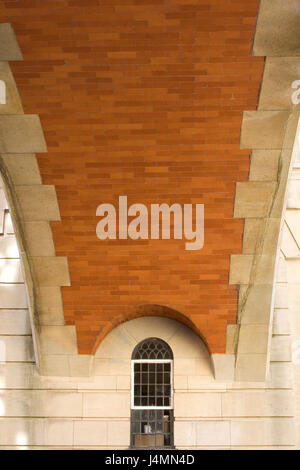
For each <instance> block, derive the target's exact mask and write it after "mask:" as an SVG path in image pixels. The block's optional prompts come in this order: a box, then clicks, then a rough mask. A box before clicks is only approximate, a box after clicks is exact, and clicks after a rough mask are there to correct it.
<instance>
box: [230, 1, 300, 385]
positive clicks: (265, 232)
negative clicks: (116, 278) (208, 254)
mask: <svg viewBox="0 0 300 470" xmlns="http://www.w3.org/2000/svg"><path fill="white" fill-rule="evenodd" d="M270 17H271V18H272V21H270ZM270 25H272V26H271V27H270ZM298 26H299V12H296V2H294V1H293V0H291V1H289V2H286V4H284V5H283V4H282V2H280V1H275V2H274V1H271V0H261V5H260V10H259V15H258V21H257V28H256V33H255V39H254V45H253V55H255V56H264V57H266V63H265V69H264V75H263V80H262V87H261V92H260V97H259V104H258V109H257V111H246V112H244V117H243V123H242V132H241V148H243V149H252V155H251V162H250V174H249V181H248V182H241V183H239V182H238V183H237V185H236V198H235V209H234V217H236V218H243V219H245V228H244V237H243V251H242V254H241V255H232V256H231V267H230V283H231V284H237V285H239V309H238V323H237V325H236V326H235V327H232V328H231V331H230V337H231V339H230V342H231V341H232V342H231V348H232V350H231V352H232V353H233V354H235V355H236V368H235V379H236V380H239V381H257V382H259V381H265V380H266V378H267V375H268V369H269V359H270V349H271V348H270V343H271V336H272V323H273V310H274V295H275V280H276V275H277V270H278V260H279V252H280V238H281V231H282V226H283V220H284V210H285V207H286V199H287V183H288V181H289V180H290V176H291V169H292V162H293V160H294V159H295V158H296V153H297V152H298V151H299V150H298V139H297V138H296V137H297V135H298V134H299V116H300V113H299V111H300V108H299V105H295V104H294V102H293V99H292V97H293V93H294V89H293V86H292V85H293V83H294V81H295V80H296V79H297V78H299V73H298V70H299V58H298V56H299V54H300V51H299V42H297V41H295V39H296V37H297V36H296V34H295V31H297V29H298ZM254 338H255V341H254V340H253V339H254Z"/></svg>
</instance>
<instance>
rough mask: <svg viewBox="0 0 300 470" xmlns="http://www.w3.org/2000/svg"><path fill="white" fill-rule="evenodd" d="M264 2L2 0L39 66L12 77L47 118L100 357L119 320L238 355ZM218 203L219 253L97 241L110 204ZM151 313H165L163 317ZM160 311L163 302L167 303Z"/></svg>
mask: <svg viewBox="0 0 300 470" xmlns="http://www.w3.org/2000/svg"><path fill="white" fill-rule="evenodd" d="M258 4H259V1H258V0H222V1H220V0H168V1H163V0H68V1H67V0H51V1H48V0H20V1H17V2H16V1H1V2H0V17H1V22H11V23H12V26H13V28H14V30H15V32H16V36H17V39H18V42H19V44H20V47H21V50H22V53H23V56H24V61H23V62H20V63H17V62H15V63H12V64H11V66H12V70H13V73H14V77H15V80H16V82H17V86H18V89H19V92H20V94H21V98H22V102H23V106H24V111H25V112H26V113H28V114H35V113H37V114H39V115H40V118H41V122H42V125H43V129H44V132H45V137H46V141H47V145H48V153H47V154H40V155H38V161H39V167H40V171H41V175H42V180H43V183H44V184H54V185H55V187H56V191H57V195H58V202H59V207H60V212H61V218H62V221H61V222H54V223H52V228H53V233H54V241H55V248H56V254H57V255H58V256H67V257H68V262H69V267H70V276H71V284H72V285H71V287H64V288H63V289H62V292H63V302H64V313H65V319H66V323H67V324H69V325H71V324H72V325H73V324H75V325H76V328H77V333H78V347H79V352H80V353H91V352H94V351H95V349H96V347H97V345H98V344H99V342H100V341H101V339H102V338H103V337H104V336H105V335H106V334H107V333H108V332H109V331H110V330H111V329H112V328H113V327H114V326H116V325H117V324H118V323H120V322H122V321H124V320H127V319H130V318H134V317H136V316H139V315H145V314H151V315H153V314H154V315H161V314H164V315H167V316H170V317H172V318H176V319H178V320H180V321H183V322H185V323H186V324H188V325H189V326H191V327H192V328H193V329H194V330H195V331H196V332H197V333H198V334H200V335H201V337H202V338H203V339H204V340H205V341H206V343H207V345H208V347H209V349H210V351H211V352H214V353H222V352H224V351H225V342H226V336H225V333H226V326H227V324H231V323H235V321H236V315H237V287H236V286H230V285H228V279H229V258H230V254H238V253H241V249H242V235H243V227H244V223H243V220H238V219H233V205H234V196H235V183H236V182H237V181H246V180H248V173H249V151H245V150H240V149H239V140H240V128H241V121H242V112H243V110H246V109H247V110H252V109H256V106H257V101H258V93H259V87H260V83H261V77H262V71H263V65H264V61H263V59H262V58H256V57H251V44H252V39H253V34H254V28H255V22H256V16H257V11H258ZM119 195H127V196H128V204H129V205H130V204H132V203H137V202H139V203H144V204H146V205H147V206H148V207H149V206H150V204H151V203H156V202H159V203H163V202H166V203H169V204H172V203H174V202H177V203H180V204H184V203H193V204H196V203H204V204H205V245H204V248H203V250H201V251H194V252H193V251H186V250H185V248H184V243H185V241H184V240H182V241H178V240H170V241H168V240H149V241H133V240H115V241H100V240H98V239H97V238H96V231H95V230H96V224H97V222H98V221H99V218H97V217H96V215H95V214H96V208H97V206H98V205H99V204H101V203H113V204H115V205H117V201H118V196H119ZM152 305H154V306H157V307H151V306H152ZM159 306H164V308H161V307H159Z"/></svg>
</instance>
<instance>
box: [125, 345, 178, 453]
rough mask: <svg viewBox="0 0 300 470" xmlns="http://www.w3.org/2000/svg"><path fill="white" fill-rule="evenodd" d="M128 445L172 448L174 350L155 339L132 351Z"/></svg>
mask: <svg viewBox="0 0 300 470" xmlns="http://www.w3.org/2000/svg"><path fill="white" fill-rule="evenodd" d="M131 446H132V447H139V448H141V447H144V448H145V447H146V448H152V449H153V448H170V447H173V353H172V350H171V348H170V346H168V344H167V343H165V342H164V341H163V340H161V339H158V338H147V339H145V340H144V341H142V342H141V343H139V344H138V345H137V346H136V347H135V349H134V351H133V353H132V386H131Z"/></svg>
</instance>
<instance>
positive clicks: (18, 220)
mask: <svg viewBox="0 0 300 470" xmlns="http://www.w3.org/2000/svg"><path fill="white" fill-rule="evenodd" d="M10 60H22V54H21V51H20V48H19V46H18V43H17V40H16V37H15V35H14V32H13V29H12V27H11V25H10V24H8V23H5V24H0V80H2V81H3V82H4V83H5V85H6V97H7V99H6V103H4V104H1V107H0V171H1V176H2V179H3V182H4V185H5V193H6V197H7V200H8V204H9V208H10V212H11V216H12V220H13V224H14V229H15V232H16V237H17V240H18V245H19V251H20V257H21V260H22V265H23V271H24V275H25V279H26V290H27V300H28V306H29V311H30V317H31V328H32V335H33V342H34V350H35V359H36V364H37V367H38V369H39V372H40V374H41V375H63V376H72V375H74V376H86V375H89V374H90V366H91V362H92V360H91V359H92V357H91V356H86V355H78V354H77V338H76V328H75V326H66V325H65V322H64V314H63V306H62V299H61V289H60V288H61V286H69V285H70V277H69V269H68V263H67V259H66V258H65V257H58V256H55V249H54V243H53V236H52V230H51V226H50V222H51V221H57V220H58V221H59V220H60V213H59V207H58V203H57V198H56V192H55V188H54V186H50V185H43V184H42V181H41V177H40V172H39V168H38V164H37V160H36V156H35V154H36V153H43V152H47V146H46V142H45V138H44V134H43V130H42V126H41V123H40V120H39V117H38V116H36V115H25V114H24V111H23V107H22V103H21V100H20V97H19V94H18V90H17V87H16V83H15V81H14V79H13V76H12V73H11V71H10V67H9V64H8V61H10ZM37 241H38V243H37Z"/></svg>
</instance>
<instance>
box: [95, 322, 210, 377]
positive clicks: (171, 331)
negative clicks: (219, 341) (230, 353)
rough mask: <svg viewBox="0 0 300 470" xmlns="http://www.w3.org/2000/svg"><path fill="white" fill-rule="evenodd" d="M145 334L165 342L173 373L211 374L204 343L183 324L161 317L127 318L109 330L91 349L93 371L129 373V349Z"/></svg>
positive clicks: (144, 337) (208, 375)
mask: <svg viewBox="0 0 300 470" xmlns="http://www.w3.org/2000/svg"><path fill="white" fill-rule="evenodd" d="M148 337H156V338H159V339H162V340H163V341H165V342H166V343H167V344H168V345H169V346H170V348H171V349H172V352H173V355H174V376H176V375H177V376H179V375H188V374H190V373H191V371H192V370H193V373H192V375H193V376H202V377H203V376H205V377H211V378H212V377H213V365H212V362H211V356H210V354H209V351H208V350H207V347H206V346H205V344H204V342H203V341H202V340H201V339H200V338H199V336H198V335H197V334H196V333H194V331H192V330H191V328H189V327H187V326H186V325H183V323H181V322H179V321H177V320H174V319H171V318H166V317H161V316H142V317H139V318H135V319H133V320H128V321H126V322H123V323H121V324H119V325H118V326H116V327H115V328H114V329H112V330H111V331H110V332H109V333H108V334H107V335H106V337H105V338H104V339H103V340H102V342H101V343H100V344H99V346H98V348H97V350H96V352H95V368H96V374H97V375H101V373H100V369H101V368H103V375H105V374H104V372H105V371H106V373H107V371H109V374H111V375H114V374H115V373H116V374H117V372H118V371H120V370H122V375H124V374H126V371H127V374H130V363H131V356H132V351H133V350H134V348H135V347H136V346H137V345H138V344H139V343H140V342H141V341H142V340H143V339H146V338H148Z"/></svg>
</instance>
